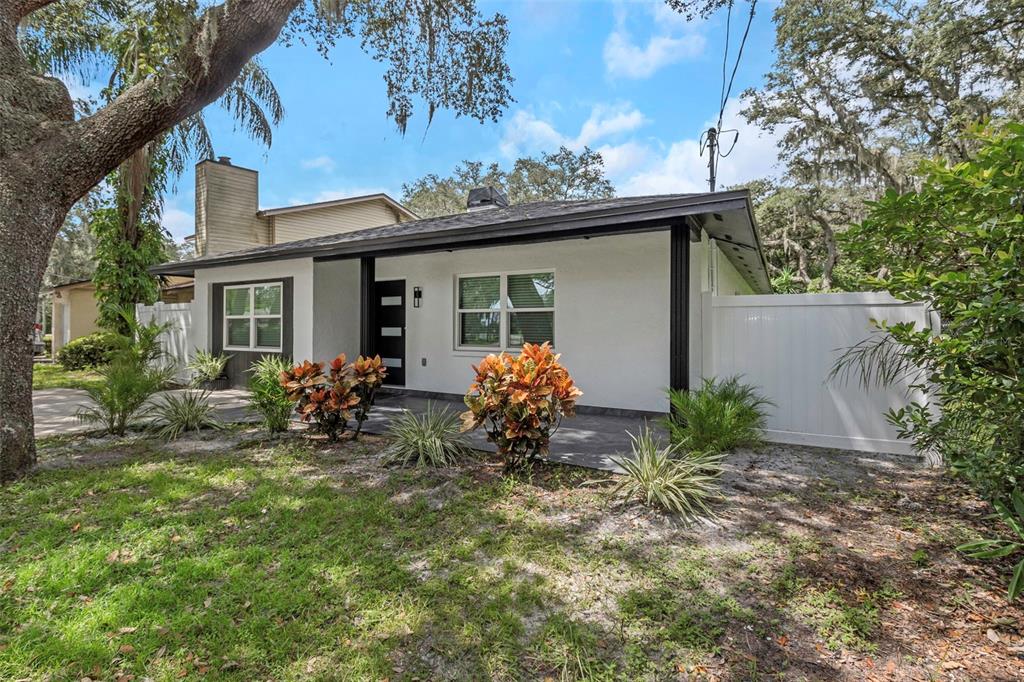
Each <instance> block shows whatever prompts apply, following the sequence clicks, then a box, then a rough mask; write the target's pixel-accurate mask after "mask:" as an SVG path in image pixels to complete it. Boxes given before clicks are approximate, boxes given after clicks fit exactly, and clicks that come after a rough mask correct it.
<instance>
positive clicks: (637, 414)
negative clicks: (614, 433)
mask: <svg viewBox="0 0 1024 682" xmlns="http://www.w3.org/2000/svg"><path fill="white" fill-rule="evenodd" d="M379 394H380V395H389V394H390V395H408V396H414V397H416V398H423V399H424V400H453V401H455V402H458V403H462V399H463V397H464V396H462V395H459V394H458V393H444V392H441V391H424V390H421V389H418V388H405V387H402V386H382V387H381V388H380V391H379ZM576 411H577V412H578V413H579V414H594V415H609V416H612V417H628V418H630V419H650V420H651V421H653V420H655V419H661V418H662V417H664V416H666V414H667V413H665V412H649V411H647V410H627V409H624V408H620V407H597V406H595V405H577V406H576Z"/></svg>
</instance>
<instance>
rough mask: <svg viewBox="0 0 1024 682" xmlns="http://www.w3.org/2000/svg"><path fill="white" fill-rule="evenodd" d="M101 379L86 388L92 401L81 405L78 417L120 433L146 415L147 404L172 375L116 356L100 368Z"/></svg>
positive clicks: (148, 407) (167, 371) (150, 407)
mask: <svg viewBox="0 0 1024 682" xmlns="http://www.w3.org/2000/svg"><path fill="white" fill-rule="evenodd" d="M99 374H100V376H101V377H102V379H103V382H102V383H101V384H99V385H98V386H90V387H88V388H86V389H85V390H86V392H87V393H88V394H89V398H90V399H91V401H92V404H91V405H89V406H87V407H83V408H80V409H79V411H78V414H77V416H78V419H79V420H81V421H83V422H86V423H90V424H98V425H100V426H101V427H102V429H103V431H104V432H106V433H112V434H114V435H118V436H123V435H124V433H125V432H126V431H127V430H128V427H129V426H130V425H131V424H132V423H134V422H135V421H136V420H138V419H141V418H142V417H144V416H146V415H147V414H148V413H149V412H150V411H151V410H152V409H153V406H152V405H149V404H147V403H148V401H149V399H150V398H152V397H153V395H154V394H155V393H156V392H157V391H159V390H160V389H162V388H163V387H164V385H165V384H166V383H167V382H168V381H169V380H170V378H171V371H170V370H168V369H166V368H156V367H151V366H149V365H141V366H140V365H139V364H138V363H137V362H134V361H132V359H130V358H125V357H123V356H117V355H115V357H114V358H113V359H112V360H111V362H110V364H108V365H107V366H106V367H103V368H101V369H100V370H99Z"/></svg>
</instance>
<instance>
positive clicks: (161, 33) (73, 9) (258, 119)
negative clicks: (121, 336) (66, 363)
mask: <svg viewBox="0 0 1024 682" xmlns="http://www.w3.org/2000/svg"><path fill="white" fill-rule="evenodd" d="M197 9H198V4H197V3H195V2H184V3H182V2H141V3H125V2H101V3H86V2H70V3H61V4H58V5H51V6H50V7H46V8H44V9H42V10H41V11H39V12H37V13H35V14H32V15H30V17H29V20H28V22H27V24H26V27H25V29H24V30H23V31H22V45H23V48H24V49H25V51H26V53H27V55H28V57H29V59H30V60H31V61H32V63H33V64H34V65H35V66H36V67H37V68H39V69H40V70H43V71H46V72H49V73H56V74H60V75H65V76H68V75H71V76H74V77H77V78H80V79H82V80H83V81H86V82H91V81H93V80H94V79H98V78H102V79H103V82H104V83H105V86H104V87H103V89H102V91H101V93H100V99H101V100H102V101H104V102H110V101H111V100H113V99H114V98H116V97H117V96H118V95H120V94H121V93H123V92H124V91H125V90H126V89H127V88H129V87H131V86H132V85H134V84H136V83H138V82H140V81H141V80H143V79H145V78H149V77H151V76H153V75H154V74H155V73H157V71H158V69H159V68H160V67H161V66H162V65H163V64H164V63H165V61H166V60H167V58H168V57H169V56H170V55H172V54H173V53H174V52H175V51H176V50H179V49H181V47H182V41H183V40H184V39H185V38H186V37H187V35H186V34H184V33H182V31H181V27H182V26H183V25H186V24H187V23H188V21H189V20H190V18H191V17H193V16H194V15H195V13H196V11H197ZM218 104H219V105H220V106H221V107H222V108H223V109H225V110H227V111H228V112H229V113H230V114H231V115H232V116H233V117H234V119H235V122H236V124H237V125H238V126H239V127H241V128H242V129H243V130H244V131H245V132H246V133H248V135H249V136H250V137H252V138H253V139H255V140H257V141H259V142H261V143H263V144H265V145H267V146H269V145H270V142H271V139H272V130H273V126H274V125H275V124H276V123H278V122H279V121H280V120H281V117H282V116H283V115H284V109H283V107H282V105H281V101H280V98H279V97H278V94H277V90H276V89H275V88H274V85H273V83H272V82H271V80H270V77H269V75H268V74H267V72H266V71H265V70H264V69H263V67H262V66H261V65H260V63H259V61H257V60H253V61H251V62H250V63H248V64H247V65H246V66H245V67H244V68H243V69H242V71H241V73H240V74H239V75H238V77H237V78H236V79H235V80H234V81H233V82H232V83H231V85H230V86H229V87H228V88H227V90H226V91H225V92H224V94H223V95H222V96H221V97H220V99H219V100H218ZM212 155H213V143H212V140H211V139H210V135H209V132H208V131H207V128H206V122H205V119H204V117H203V113H202V111H200V112H198V113H196V114H193V115H192V116H190V117H188V118H186V119H185V120H183V121H182V122H181V123H179V124H178V125H176V126H174V127H173V128H172V129H171V130H170V131H168V132H167V133H164V134H162V135H160V136H159V137H157V138H156V139H154V140H151V141H149V142H147V143H146V144H145V145H143V146H142V147H140V148H139V149H137V150H136V151H135V152H134V153H133V154H131V155H130V156H129V157H128V158H127V159H126V160H125V161H124V162H123V163H122V164H121V166H120V167H119V168H118V169H117V170H116V171H115V172H114V173H112V174H111V175H110V176H109V177H108V179H107V180H108V181H107V184H108V185H109V187H110V191H109V192H108V194H109V195H112V200H109V201H106V202H104V203H106V204H111V203H112V205H113V206H112V208H108V207H106V206H103V207H101V208H98V209H97V215H96V216H95V219H94V220H93V221H92V223H93V225H92V232H93V234H94V235H95V236H96V237H97V239H98V240H100V243H99V244H98V248H97V249H96V250H95V254H94V255H95V257H96V259H97V260H96V274H95V277H94V282H95V284H96V288H97V295H98V296H99V299H100V324H102V325H103V326H107V327H116V328H119V330H120V331H125V330H124V329H123V328H120V319H121V318H120V317H119V316H118V315H116V314H115V313H112V312H111V311H112V310H113V309H116V308H117V307H120V306H123V305H130V304H133V303H152V302H153V301H155V300H156V292H157V282H156V280H155V279H154V278H153V277H151V276H150V275H148V273H147V272H146V270H147V268H149V267H150V266H152V265H156V264H157V263H159V262H161V261H162V260H165V259H167V256H169V255H171V256H176V255H177V253H176V252H175V251H174V250H170V249H166V248H164V246H163V245H162V243H163V242H170V237H169V235H167V234H166V233H165V231H164V230H163V228H162V227H161V225H160V214H161V213H162V211H163V194H164V191H165V189H166V187H167V186H168V185H169V184H170V183H173V182H174V181H175V179H176V178H177V177H178V176H179V175H180V174H181V173H182V171H183V170H184V169H185V167H186V166H187V164H188V162H189V161H191V160H194V159H195V158H197V157H211V156H212ZM108 198H109V197H108ZM118 242H120V243H118Z"/></svg>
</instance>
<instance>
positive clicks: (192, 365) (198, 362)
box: [188, 349, 232, 387]
mask: <svg viewBox="0 0 1024 682" xmlns="http://www.w3.org/2000/svg"><path fill="white" fill-rule="evenodd" d="M231 357H232V356H230V355H225V354H224V353H220V354H217V355H214V354H213V353H211V352H210V351H207V350H202V349H198V350H196V353H195V355H194V356H192V359H191V360H189V363H188V369H189V371H191V372H192V382H191V383H192V386H193V387H199V386H202V385H203V384H204V383H206V382H208V381H216V380H217V379H219V378H220V377H222V376H223V375H224V368H225V367H227V364H228V360H230V359H231Z"/></svg>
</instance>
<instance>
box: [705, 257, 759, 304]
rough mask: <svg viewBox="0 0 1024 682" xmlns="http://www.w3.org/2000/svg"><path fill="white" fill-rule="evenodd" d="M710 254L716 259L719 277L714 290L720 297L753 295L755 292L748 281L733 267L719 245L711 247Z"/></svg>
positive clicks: (716, 269) (716, 270)
mask: <svg viewBox="0 0 1024 682" xmlns="http://www.w3.org/2000/svg"><path fill="white" fill-rule="evenodd" d="M710 252H711V253H712V254H713V258H714V259H715V263H716V267H715V273H716V276H717V279H718V281H717V283H716V287H715V289H714V290H713V291H714V293H715V294H716V295H718V296H739V295H743V294H752V293H754V290H753V289H752V288H751V287H750V285H749V284H748V283H747V280H745V279H743V277H741V276H740V273H739V271H738V270H737V269H736V268H735V267H734V266H733V264H732V263H731V262H730V261H729V259H728V258H727V257H726V256H725V254H724V253H722V250H721V249H720V248H719V247H718V245H717V244H713V245H712V246H711V247H710Z"/></svg>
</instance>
